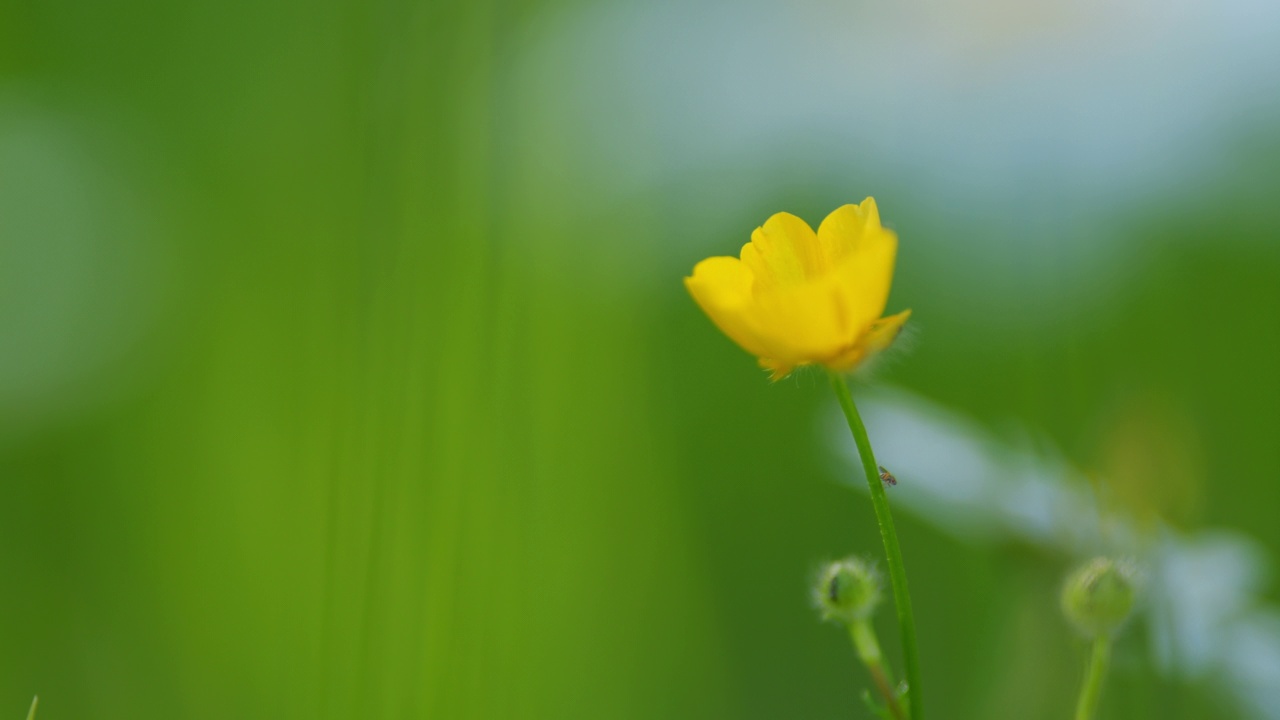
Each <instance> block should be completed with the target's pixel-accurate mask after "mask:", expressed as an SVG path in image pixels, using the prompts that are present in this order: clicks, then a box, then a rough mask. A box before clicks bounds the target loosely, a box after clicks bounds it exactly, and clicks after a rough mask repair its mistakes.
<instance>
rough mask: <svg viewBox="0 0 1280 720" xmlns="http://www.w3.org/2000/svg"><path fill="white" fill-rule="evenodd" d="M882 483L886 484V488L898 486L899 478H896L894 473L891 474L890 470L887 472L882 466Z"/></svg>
mask: <svg viewBox="0 0 1280 720" xmlns="http://www.w3.org/2000/svg"><path fill="white" fill-rule="evenodd" d="M880 482H882V483H884V484H885V486H886V487H887V486H889V485H897V484H898V478H896V477H894V476H893V473H891V472H889V471H888V470H885V469H884V466H883V465H881V466H880Z"/></svg>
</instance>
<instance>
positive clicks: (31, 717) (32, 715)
mask: <svg viewBox="0 0 1280 720" xmlns="http://www.w3.org/2000/svg"><path fill="white" fill-rule="evenodd" d="M39 704H40V696H39V695H37V696H36V697H33V698H31V709H30V710H28V711H27V720H36V706H37V705H39Z"/></svg>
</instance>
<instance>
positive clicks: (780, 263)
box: [684, 198, 911, 380]
mask: <svg viewBox="0 0 1280 720" xmlns="http://www.w3.org/2000/svg"><path fill="white" fill-rule="evenodd" d="M897 252H898V236H897V235H895V234H894V233H893V232H892V231H891V230H886V229H884V228H883V227H881V226H880V213H879V211H878V210H877V209H876V201H875V200H874V199H872V198H867V199H866V200H863V201H862V204H861V205H845V206H843V207H840V208H838V209H836V211H835V212H833V213H831V214H830V215H828V216H827V219H825V220H823V221H822V224H821V225H820V226H818V232H817V233H816V234H815V233H814V232H813V229H812V228H810V227H809V225H808V224H807V223H805V221H803V220H801V219H800V218H798V217H796V216H795V215H791V214H789V213H778V214H777V215H774V216H773V217H771V218H769V219H768V220H767V221H765V224H764V226H763V227H759V228H756V231H755V232H754V233H752V234H751V242H749V243H747V244H746V245H743V246H742V252H741V253H740V254H739V257H736V258H734V257H712V258H707V259H706V260H703V261H702V262H700V263H698V264H697V265H696V266H695V267H694V268H693V275H691V276H689V277H687V278H685V280H684V282H685V286H686V287H687V288H689V292H690V293H691V294H692V295H693V299H694V300H696V301H697V303H698V305H700V306H701V307H702V309H703V311H705V312H706V313H707V315H708V316H710V317H711V320H712V322H714V323H715V324H716V326H717V327H719V328H720V330H721V331H723V332H724V334H726V335H728V336H729V337H730V338H731V339H732V340H733V341H734V342H736V343H738V344H739V345H741V346H742V347H743V349H745V350H746V351H747V352H749V353H751V354H753V355H755V356H756V357H757V358H759V359H760V366H761V367H763V368H765V369H767V370H770V371H771V372H772V373H773V379H774V380H779V379H781V378H784V377H786V376H787V375H788V374H790V373H791V371H792V370H794V369H795V368H797V367H799V366H801V365H822V366H824V367H827V368H830V369H832V370H851V369H853V368H854V367H856V366H857V365H858V364H860V363H862V362H863V361H865V360H866V359H867V358H869V357H871V356H872V355H874V354H876V353H878V352H880V351H881V350H884V349H885V348H887V347H889V345H890V344H891V343H892V342H893V340H894V338H896V337H897V336H898V332H899V331H900V330H901V329H902V325H903V323H905V322H906V321H907V318H908V317H909V316H910V315H911V311H910V310H905V311H903V312H900V313H898V314H897V315H890V316H889V317H881V314H882V313H883V312H884V307H885V303H886V302H887V300H888V298H889V285H890V282H891V281H892V280H893V262H894V258H895V256H896V255H897Z"/></svg>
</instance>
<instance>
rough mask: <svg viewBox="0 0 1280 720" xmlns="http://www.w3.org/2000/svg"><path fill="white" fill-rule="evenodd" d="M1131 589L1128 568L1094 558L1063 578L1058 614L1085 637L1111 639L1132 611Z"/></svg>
mask: <svg viewBox="0 0 1280 720" xmlns="http://www.w3.org/2000/svg"><path fill="white" fill-rule="evenodd" d="M1135 585H1136V578H1135V572H1134V569H1133V566H1132V565H1131V564H1129V563H1127V562H1123V561H1116V560H1112V559H1111V558H1105V557H1098V558H1094V559H1092V560H1090V561H1089V562H1087V563H1085V564H1084V565H1083V566H1081V567H1080V568H1078V569H1077V570H1076V571H1075V572H1073V573H1071V575H1069V576H1068V577H1067V583H1066V585H1065V586H1064V587H1063V588H1062V612H1063V613H1065V614H1066V616H1067V619H1068V620H1070V621H1071V623H1072V624H1073V625H1075V626H1076V627H1077V628H1079V630H1080V631H1081V632H1082V633H1084V634H1085V635H1088V636H1089V637H1094V638H1096V637H1101V636H1108V635H1111V634H1113V633H1114V632H1115V631H1116V630H1119V629H1120V626H1121V625H1123V624H1124V622H1125V620H1127V619H1128V618H1129V614H1130V613H1131V612H1132V611H1133V604H1134V598H1135V596H1136V594H1137V591H1136V588H1135Z"/></svg>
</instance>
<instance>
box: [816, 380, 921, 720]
mask: <svg viewBox="0 0 1280 720" xmlns="http://www.w3.org/2000/svg"><path fill="white" fill-rule="evenodd" d="M831 388H832V389H833V390H835V393H836V398H837V399H838V400H839V401H840V407H841V409H843V410H844V416H845V419H847V420H848V421H849V430H850V431H851V432H852V433H853V441H854V443H855V444H856V445H857V446H858V455H859V456H860V457H861V458H862V469H863V470H864V471H866V474H867V487H868V489H870V491H871V505H872V506H873V507H874V508H875V511H876V520H878V521H879V522H880V538H881V539H882V540H884V554H885V558H886V559H887V560H888V562H889V581H890V582H891V583H892V584H893V602H894V605H896V606H897V609H898V627H899V628H900V629H901V631H902V656H903V662H904V663H905V664H906V666H907V700H908V706H909V708H908V709H909V710H910V712H911V720H920V718H921V717H923V716H922V714H921V711H922V705H923V703H922V702H921V701H920V656H919V654H918V653H917V652H916V621H915V618H914V616H912V614H911V595H910V593H909V592H908V591H907V570H906V567H905V566H904V565H903V563H902V549H901V548H899V547H898V532H897V531H896V530H894V528H893V515H892V514H891V513H890V512H889V497H888V496H887V495H886V494H885V491H884V485H882V484H881V482H880V471H879V469H878V468H879V466H878V465H876V457H875V454H874V453H872V451H871V440H869V439H868V438H867V428H866V426H865V425H863V424H862V417H861V416H859V415H858V408H857V407H856V406H855V405H854V404H853V395H851V394H850V393H849V385H848V384H847V383H846V382H845V380H844V376H843V375H841V374H840V373H837V372H832V373H831Z"/></svg>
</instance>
